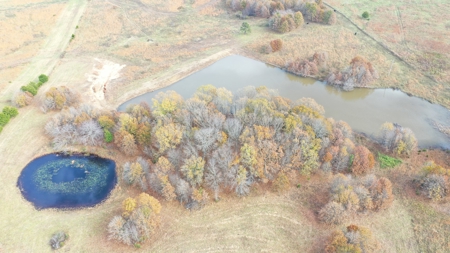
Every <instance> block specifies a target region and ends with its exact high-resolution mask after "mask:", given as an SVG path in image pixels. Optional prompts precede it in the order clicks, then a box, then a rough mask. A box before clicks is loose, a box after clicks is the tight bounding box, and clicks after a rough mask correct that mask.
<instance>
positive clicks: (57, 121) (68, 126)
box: [45, 105, 115, 150]
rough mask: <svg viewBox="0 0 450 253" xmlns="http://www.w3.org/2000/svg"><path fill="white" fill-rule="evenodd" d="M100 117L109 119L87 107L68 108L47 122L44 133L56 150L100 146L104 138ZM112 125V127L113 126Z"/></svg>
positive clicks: (105, 114)
mask: <svg viewBox="0 0 450 253" xmlns="http://www.w3.org/2000/svg"><path fill="white" fill-rule="evenodd" d="M102 116H105V117H111V116H110V115H108V114H107V113H100V112H99V111H98V110H96V109H93V108H92V107H91V106H89V105H82V106H80V107H78V108H75V107H69V108H67V109H64V110H62V111H61V113H59V114H57V115H55V116H54V117H53V118H52V119H51V120H50V121H49V122H47V124H46V125H45V131H46V133H47V134H48V135H49V136H50V137H52V139H53V140H52V144H53V147H54V148H55V149H58V150H62V149H64V148H65V147H66V146H67V145H75V144H82V145H90V146H96V145H100V144H102V143H103V142H102V140H103V138H104V137H103V130H102V126H101V125H100V123H99V119H100V118H101V117H102ZM113 122H114V121H113ZM114 124H115V123H113V124H112V125H113V126H114Z"/></svg>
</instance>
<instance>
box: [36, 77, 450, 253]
mask: <svg viewBox="0 0 450 253" xmlns="http://www.w3.org/2000/svg"><path fill="white" fill-rule="evenodd" d="M57 90H61V89H52V90H50V91H49V93H51V94H53V93H55V92H56V91H57ZM62 90H63V91H64V89H62ZM58 94H59V93H58ZM61 94H68V95H69V96H70V97H72V96H73V94H72V93H71V92H69V91H65V92H63V93H61ZM51 97H52V96H46V99H45V100H44V101H43V103H44V104H49V102H48V100H49V99H50V100H51ZM62 100H64V99H62ZM69 100H72V99H69ZM47 108H54V109H57V108H58V107H57V106H48V107H47ZM46 132H47V134H48V135H49V136H51V137H52V140H53V146H54V147H55V148H56V149H62V150H64V149H65V148H66V147H67V146H68V145H105V144H107V145H114V147H115V148H117V149H118V150H120V151H121V152H123V153H124V154H126V155H127V156H128V157H130V158H131V159H130V160H129V161H128V162H125V163H123V164H122V166H121V168H120V169H119V172H120V178H121V182H122V183H123V184H125V185H129V186H130V187H133V188H135V189H137V190H139V191H140V192H142V194H143V195H142V194H141V196H139V197H138V198H136V199H134V198H132V197H130V198H128V199H126V200H125V201H124V203H123V213H122V214H121V215H117V216H115V217H114V218H113V219H112V220H111V222H110V224H109V226H108V231H109V234H110V238H112V239H117V240H119V241H121V242H123V243H125V244H129V245H135V246H136V245H140V243H142V242H143V241H145V239H146V238H148V237H149V236H150V235H151V234H152V231H154V229H156V224H157V223H158V218H157V217H158V215H157V214H158V213H159V212H160V211H161V204H160V202H159V200H161V201H163V200H164V201H173V200H177V201H179V202H180V203H181V204H183V205H184V206H185V207H186V208H188V209H191V210H195V209H199V208H202V207H203V206H204V205H206V204H207V203H208V202H209V201H210V200H211V199H212V200H214V201H220V198H221V197H220V196H221V195H222V194H231V193H234V194H236V195H237V196H246V195H247V194H249V193H250V192H251V189H252V187H253V186H254V185H256V184H260V185H267V186H269V189H272V190H274V191H279V192H283V191H285V190H287V189H289V188H290V187H291V182H292V181H293V178H295V176H296V175H298V174H300V175H303V176H306V177H308V178H309V176H310V175H311V174H317V173H318V174H322V175H334V179H333V181H332V182H331V184H330V186H328V187H329V188H330V191H329V196H330V199H329V202H328V204H326V205H325V206H323V208H322V209H321V210H320V212H319V213H318V214H317V218H318V219H319V220H320V221H322V222H323V223H325V224H330V225H332V224H335V225H336V224H342V223H344V222H347V221H348V220H349V217H351V215H357V214H358V213H367V212H376V211H379V210H383V209H386V208H388V207H389V206H390V205H391V203H392V201H393V200H394V196H393V193H392V183H391V182H390V181H389V179H387V178H385V177H377V176H375V175H374V174H372V172H373V169H374V167H375V166H376V156H375V155H374V154H372V152H371V151H370V150H369V149H368V148H366V147H365V146H363V145H360V144H355V136H354V133H353V131H352V129H351V127H350V126H349V125H348V124H347V123H345V122H343V121H336V120H334V119H332V118H327V117H325V111H324V108H323V107H322V106H321V105H319V104H317V103H316V102H315V101H314V100H313V99H311V98H300V99H298V100H296V101H290V100H289V99H286V98H283V97H280V96H278V95H277V92H276V91H275V90H270V89H268V88H266V87H264V86H261V87H253V86H248V87H244V88H242V89H240V90H239V91H238V92H236V93H235V94H232V93H231V92H230V91H228V90H227V89H225V88H216V87H214V86H212V85H205V86H201V87H200V88H198V90H197V91H196V92H195V94H194V95H193V97H191V98H189V99H184V98H183V97H181V96H180V95H179V94H177V93H176V92H174V91H167V92H161V93H158V94H157V95H156V96H155V97H154V99H153V101H152V106H151V107H150V106H149V105H147V104H146V103H142V104H137V105H132V106H129V107H128V108H127V110H126V112H117V111H100V110H97V109H95V108H93V107H91V106H87V105H80V106H75V107H68V108H67V107H66V109H63V110H62V111H61V112H60V113H58V114H57V115H55V116H54V117H53V118H52V119H51V120H50V121H49V122H48V123H47V125H46ZM376 141H377V142H378V143H379V145H380V146H381V147H382V148H383V150H384V152H386V153H387V154H390V155H392V156H398V157H406V156H409V155H410V154H411V153H412V152H413V151H414V150H416V149H417V141H416V138H415V136H414V134H413V133H412V131H411V130H410V129H408V128H404V127H402V126H400V125H398V124H393V123H389V122H387V123H385V124H383V125H382V126H381V127H380V131H379V135H378V137H377V139H376ZM108 143H109V144H108ZM132 157H134V158H132ZM378 157H379V159H380V164H381V163H382V164H383V165H382V166H387V167H389V166H391V167H394V166H396V165H398V163H401V160H398V159H396V158H393V157H391V156H388V155H382V154H381V155H380V154H379V155H378ZM425 170H426V171H428V173H427V174H426V175H424V177H423V178H422V179H421V180H419V181H417V182H416V183H417V184H418V186H417V188H418V189H422V190H423V192H424V195H425V196H427V197H429V198H443V197H445V196H446V192H447V190H446V189H448V182H447V179H446V175H447V174H446V173H447V171H446V170H445V169H443V168H442V167H440V166H438V165H434V164H430V165H428V166H427V167H426V169H425ZM151 195H153V196H155V197H156V198H155V197H152V196H151ZM158 199H159V200H158ZM352 229H356V228H352ZM360 231H366V230H364V228H361V230H360ZM342 233H344V232H342ZM347 233H348V232H347ZM341 246H342V245H341ZM330 247H331V246H330ZM333 247H334V246H333ZM333 247H331V248H333ZM333 252H334V251H333ZM367 252H369V251H367Z"/></svg>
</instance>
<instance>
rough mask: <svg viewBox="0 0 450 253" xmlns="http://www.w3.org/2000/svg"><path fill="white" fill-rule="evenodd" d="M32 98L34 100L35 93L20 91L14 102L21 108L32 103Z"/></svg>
mask: <svg viewBox="0 0 450 253" xmlns="http://www.w3.org/2000/svg"><path fill="white" fill-rule="evenodd" d="M32 100H33V95H32V94H31V93H29V92H20V93H19V94H17V96H16V97H15V98H14V104H15V105H16V106H17V107H19V108H20V107H24V106H27V105H29V104H31V102H32Z"/></svg>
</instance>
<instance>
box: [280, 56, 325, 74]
mask: <svg viewBox="0 0 450 253" xmlns="http://www.w3.org/2000/svg"><path fill="white" fill-rule="evenodd" d="M327 61H328V54H327V53H326V52H316V53H315V54H314V55H313V56H312V57H311V58H309V59H306V60H305V59H297V60H295V61H293V62H289V63H287V64H286V69H287V70H288V71H289V72H292V73H294V74H297V75H301V76H317V75H318V74H319V72H320V71H325V70H326V68H327Z"/></svg>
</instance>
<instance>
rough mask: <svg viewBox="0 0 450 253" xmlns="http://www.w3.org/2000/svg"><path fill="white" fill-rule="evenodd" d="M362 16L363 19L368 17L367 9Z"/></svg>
mask: <svg viewBox="0 0 450 253" xmlns="http://www.w3.org/2000/svg"><path fill="white" fill-rule="evenodd" d="M362 17H363V18H365V19H368V18H369V13H368V12H367V11H365V12H363V14H362Z"/></svg>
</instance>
